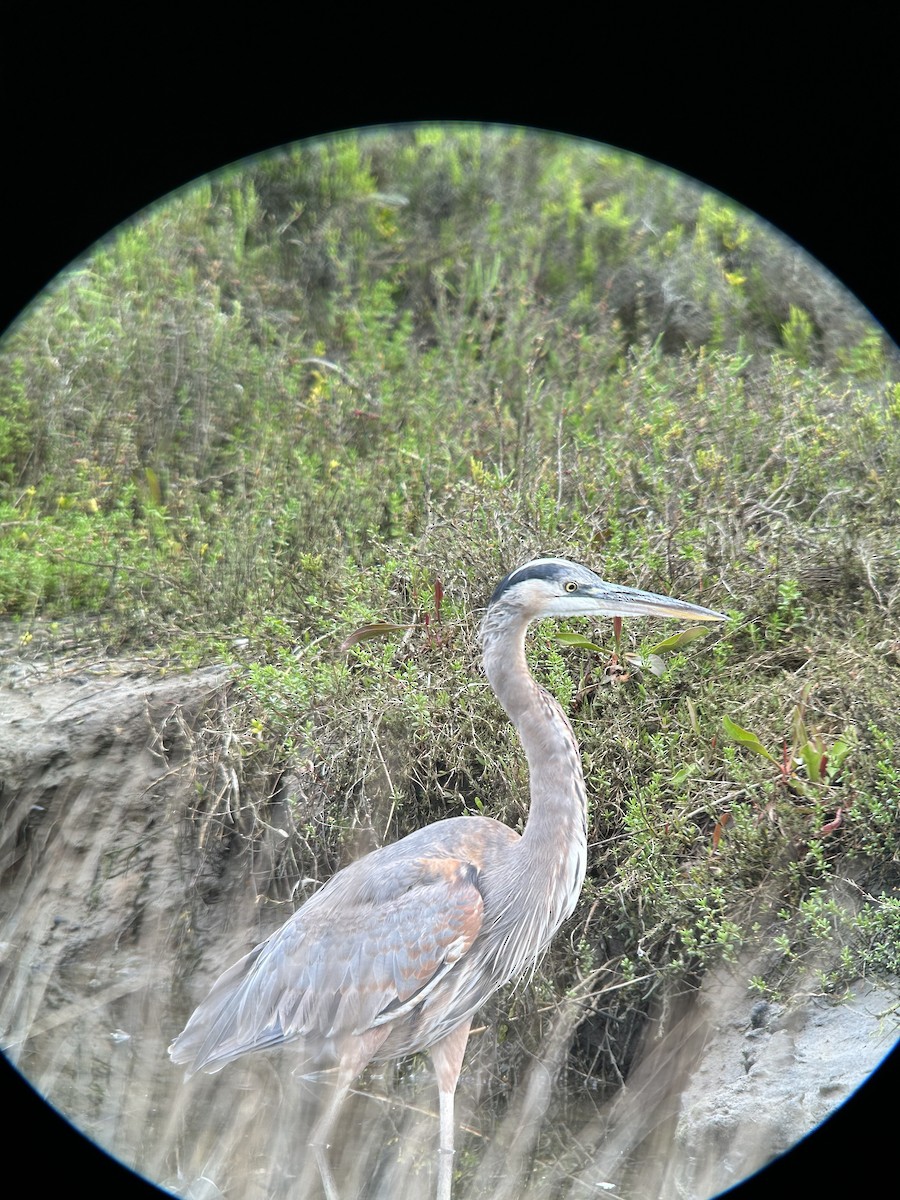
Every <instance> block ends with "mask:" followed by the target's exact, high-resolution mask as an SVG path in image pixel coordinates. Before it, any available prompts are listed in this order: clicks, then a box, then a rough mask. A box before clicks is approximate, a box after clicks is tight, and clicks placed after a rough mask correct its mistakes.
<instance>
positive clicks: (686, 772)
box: [672, 763, 700, 787]
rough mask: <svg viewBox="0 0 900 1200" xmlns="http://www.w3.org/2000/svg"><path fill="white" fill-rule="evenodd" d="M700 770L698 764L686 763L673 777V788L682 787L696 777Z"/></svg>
mask: <svg viewBox="0 0 900 1200" xmlns="http://www.w3.org/2000/svg"><path fill="white" fill-rule="evenodd" d="M699 769H700V768H699V767H698V766H697V764H696V763H685V764H684V765H683V766H681V767H679V768H678V770H677V771H676V772H675V774H674V775H673V776H672V786H673V787H680V786H681V785H682V784H683V783H685V782H687V780H688V779H690V777H691V776H692V775H696V774H697V771H698V770H699Z"/></svg>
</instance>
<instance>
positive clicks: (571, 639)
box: [553, 629, 612, 654]
mask: <svg viewBox="0 0 900 1200" xmlns="http://www.w3.org/2000/svg"><path fill="white" fill-rule="evenodd" d="M553 639H554V641H557V642H562V643H563V645H564V646H575V647H577V649H579V650H593V651H595V652H596V653H597V654H611V653H612V651H611V650H607V649H606V648H605V647H604V646H598V645H597V643H596V642H591V641H589V640H588V639H587V638H586V637H582V636H581V634H580V633H568V632H567V631H566V630H564V629H563V630H560V631H559V632H558V633H554V635H553Z"/></svg>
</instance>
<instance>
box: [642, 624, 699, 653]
mask: <svg viewBox="0 0 900 1200" xmlns="http://www.w3.org/2000/svg"><path fill="white" fill-rule="evenodd" d="M711 632H712V631H711V630H710V629H707V628H706V627H705V626H703V625H692V626H691V627H690V629H683V630H682V631H681V633H673V634H672V636H671V637H667V638H665V639H664V640H663V641H661V642H657V643H656V645H655V646H651V647H650V649H649V651H648V653H649V654H667V653H668V652H669V651H670V650H680V649H681V647H682V646H687V645H688V643H689V642H693V641H694V639H695V638H698V637H706V635H707V634H708V633H711Z"/></svg>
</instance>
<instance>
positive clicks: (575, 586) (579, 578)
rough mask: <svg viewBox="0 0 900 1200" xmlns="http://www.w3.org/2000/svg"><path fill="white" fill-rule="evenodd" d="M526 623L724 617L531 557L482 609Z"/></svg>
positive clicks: (567, 564)
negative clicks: (504, 611) (554, 619)
mask: <svg viewBox="0 0 900 1200" xmlns="http://www.w3.org/2000/svg"><path fill="white" fill-rule="evenodd" d="M501 607H502V608H504V609H507V610H509V612H510V615H512V613H514V612H515V613H517V614H518V615H519V616H520V617H525V619H526V620H527V621H537V620H541V619H542V618H544V617H578V616H595V615H596V616H610V617H675V618H679V617H682V618H690V619H691V620H694V621H724V620H726V619H727V618H726V617H725V615H724V614H723V613H719V612H714V611H713V610H712V609H711V608H704V607H703V606H702V605H699V604H689V603H688V602H687V601H685V600H675V599H673V598H672V597H670V596H660V595H657V594H656V593H655V592H644V591H641V590H640V589H639V588H629V587H621V586H620V585H619V584H616V583H607V582H606V580H604V579H601V578H600V576H599V575H595V574H594V572H593V571H589V570H588V569H587V567H582V566H581V565H580V564H579V563H574V562H570V561H569V560H568V559H565V558H536V559H534V560H533V561H532V562H528V563H525V564H524V565H523V566H521V567H518V568H517V569H516V570H515V571H511V572H510V573H509V575H507V576H506V577H505V578H504V579H502V580H501V581H500V582H499V583H498V584H497V586H496V588H495V589H494V593H493V595H492V596H491V599H490V601H489V603H488V613H491V611H492V610H494V611H496V610H497V609H499V608H501Z"/></svg>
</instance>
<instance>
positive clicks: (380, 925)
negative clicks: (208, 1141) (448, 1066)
mask: <svg viewBox="0 0 900 1200" xmlns="http://www.w3.org/2000/svg"><path fill="white" fill-rule="evenodd" d="M388 849H390V848H388ZM363 864H366V869H365V871H362V870H358V871H354V869H353V867H351V868H348V869H347V870H345V871H343V872H341V873H340V874H339V875H337V876H335V878H334V879H333V880H332V881H331V883H330V884H329V885H327V886H326V887H325V888H323V889H322V891H321V892H319V893H317V895H316V896H314V897H313V898H312V899H311V900H310V901H309V902H307V904H305V905H304V906H303V907H302V908H301V909H299V910H298V912H297V913H295V914H294V916H293V917H292V918H291V920H290V921H288V922H287V923H286V924H285V925H283V926H282V927H281V929H279V930H277V931H276V932H275V933H274V934H272V936H271V937H269V938H268V939H267V940H266V941H265V942H263V943H261V944H260V945H259V946H257V947H256V949H255V950H252V951H251V952H250V953H249V954H248V955H246V956H245V957H244V958H243V959H241V960H240V962H238V963H236V964H235V965H234V966H233V967H232V968H231V969H230V970H228V971H226V972H225V974H224V975H222V976H221V977H220V978H219V979H218V980H217V981H216V983H215V984H214V985H213V988H212V991H211V992H210V994H209V996H208V997H207V998H206V1000H204V1001H203V1002H202V1004H201V1005H200V1006H199V1007H198V1008H197V1009H196V1011H195V1012H194V1014H193V1016H192V1017H191V1019H190V1021H189V1022H188V1024H187V1026H186V1028H185V1030H184V1032H183V1033H182V1034H181V1035H180V1037H179V1038H177V1039H176V1040H175V1042H174V1043H173V1044H172V1046H171V1048H170V1054H171V1056H172V1058H173V1060H174V1061H175V1062H184V1063H187V1064H188V1066H189V1069H190V1070H192V1071H196V1070H201V1069H205V1070H212V1071H216V1070H218V1069H219V1068H220V1067H222V1066H224V1065H225V1064H226V1063H227V1062H230V1061H231V1060H232V1059H234V1058H237V1057H238V1056H239V1055H241V1054H245V1053H247V1052H248V1051H250V1050H257V1049H263V1048H265V1047H266V1046H272V1045H275V1044H278V1043H280V1042H285V1041H291V1040H294V1039H304V1040H305V1042H306V1046H307V1048H308V1051H309V1054H310V1057H315V1058H319V1057H324V1058H330V1057H340V1054H341V1045H342V1043H343V1042H344V1041H345V1040H346V1039H347V1038H348V1037H351V1036H353V1035H359V1034H362V1033H365V1032H367V1031H370V1030H374V1029H377V1028H379V1027H387V1026H389V1023H390V1022H393V1021H397V1020H399V1019H401V1018H402V1017H403V1016H405V1015H406V1014H408V1013H410V1012H411V1011H412V1010H413V1009H414V1008H415V1007H416V1006H417V1005H418V1004H420V1003H421V1002H422V1001H424V1000H425V999H426V998H427V996H428V995H429V994H430V993H431V992H432V991H433V989H434V988H435V987H436V986H437V985H438V984H439V983H440V981H441V980H442V979H443V978H444V977H445V975H446V974H447V973H448V972H449V971H451V970H452V968H453V967H454V965H455V964H456V963H457V962H459V960H460V959H461V958H463V956H464V955H465V954H466V952H467V951H468V950H469V949H470V947H471V946H472V943H473V942H474V941H475V939H476V937H477V936H478V932H479V930H480V929H481V925H482V920H483V913H484V902H483V898H482V894H481V891H480V890H479V887H478V871H477V868H476V867H475V866H474V864H473V863H471V862H469V861H467V860H463V859H458V858H449V857H427V856H420V857H415V858H409V857H396V856H394V857H392V856H389V855H385V856H381V855H380V854H379V853H376V854H373V855H369V856H368V857H367V858H366V859H364V860H361V861H360V863H358V864H355V865H356V866H357V867H359V868H362V866H363ZM385 1032H386V1033H387V1028H385Z"/></svg>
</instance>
